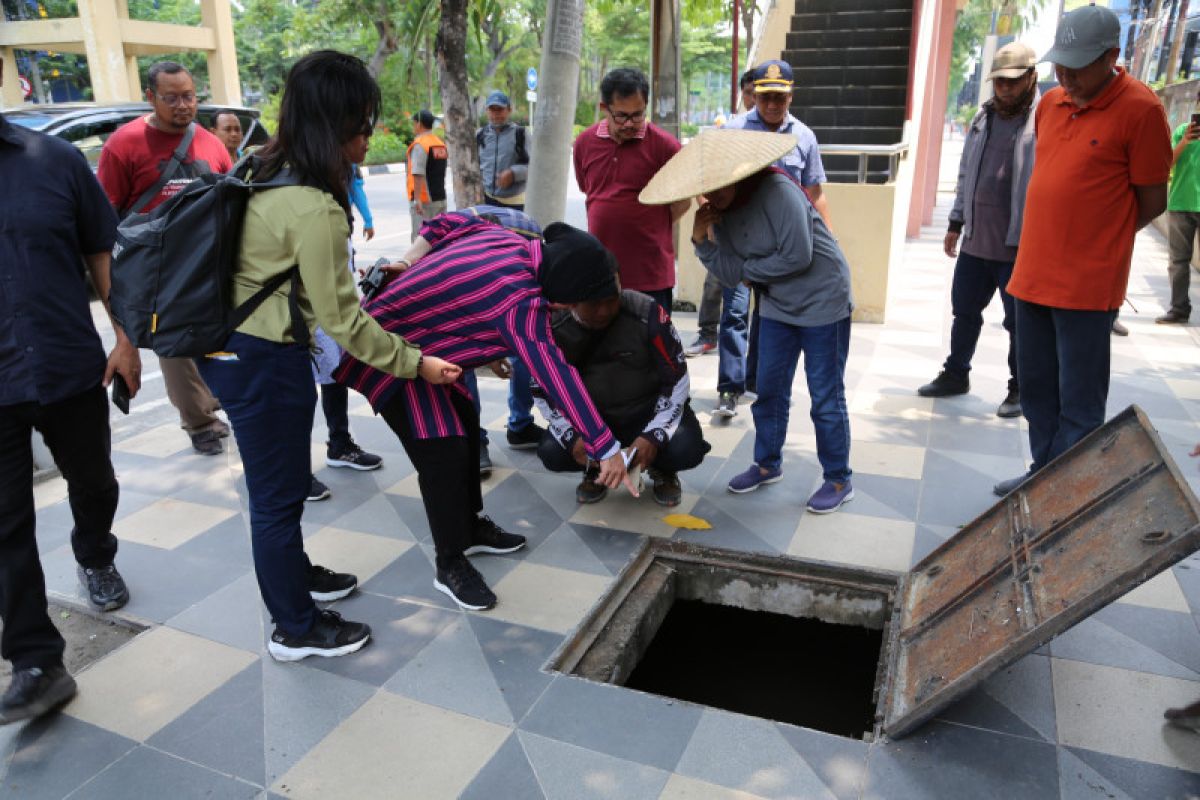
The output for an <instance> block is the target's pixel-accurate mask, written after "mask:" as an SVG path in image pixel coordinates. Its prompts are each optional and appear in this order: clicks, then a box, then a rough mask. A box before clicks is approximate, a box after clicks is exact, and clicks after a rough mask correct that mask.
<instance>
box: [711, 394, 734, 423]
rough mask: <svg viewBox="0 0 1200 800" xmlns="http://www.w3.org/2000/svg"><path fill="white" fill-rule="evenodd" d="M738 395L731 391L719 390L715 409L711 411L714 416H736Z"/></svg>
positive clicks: (727, 417) (726, 417)
mask: <svg viewBox="0 0 1200 800" xmlns="http://www.w3.org/2000/svg"><path fill="white" fill-rule="evenodd" d="M737 404H738V396H737V395H736V394H735V393H733V392H721V395H720V397H719V398H718V399H717V409H716V411H714V412H713V416H714V417H724V418H725V419H729V418H730V417H736V416H737Z"/></svg>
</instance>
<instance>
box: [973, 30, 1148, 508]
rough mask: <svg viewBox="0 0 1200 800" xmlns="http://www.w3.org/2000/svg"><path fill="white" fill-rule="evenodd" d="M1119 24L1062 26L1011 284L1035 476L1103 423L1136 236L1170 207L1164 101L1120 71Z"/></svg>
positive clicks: (1001, 491) (1000, 488) (1004, 486)
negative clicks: (1116, 325)
mask: <svg viewBox="0 0 1200 800" xmlns="http://www.w3.org/2000/svg"><path fill="white" fill-rule="evenodd" d="M1120 33H1121V26H1120V23H1119V22H1118V21H1117V16H1116V14H1114V13H1113V12H1112V11H1110V10H1108V9H1107V8H1101V7H1097V6H1084V7H1083V8H1078V9H1076V10H1074V11H1072V12H1071V13H1069V14H1067V15H1066V16H1064V17H1063V18H1062V21H1061V22H1060V23H1059V26H1058V33H1057V34H1056V36H1055V43H1054V47H1053V49H1051V50H1050V52H1049V53H1047V54H1046V57H1045V58H1044V59H1042V60H1043V61H1050V62H1053V64H1054V70H1055V73H1056V75H1057V77H1058V82H1059V84H1060V85H1059V86H1058V87H1056V88H1054V89H1051V90H1050V91H1049V92H1047V93H1046V96H1045V97H1044V98H1043V99H1042V102H1041V103H1040V104H1038V108H1037V116H1036V124H1037V149H1036V151H1035V159H1034V164H1035V166H1034V169H1033V176H1032V178H1031V180H1030V182H1029V190H1028V193H1027V194H1026V197H1025V226H1024V228H1023V230H1022V232H1021V244H1020V247H1019V248H1018V250H1017V262H1016V265H1015V266H1014V267H1013V274H1012V278H1011V279H1010V280H1009V283H1008V293H1009V294H1011V295H1012V296H1013V297H1014V298H1015V299H1016V318H1017V371H1018V375H1019V378H1020V381H1021V407H1022V410H1023V411H1024V412H1025V418H1026V420H1028V422H1029V446H1030V450H1031V451H1032V454H1033V463H1032V465H1031V466H1030V470H1029V473H1027V474H1025V475H1022V476H1019V477H1017V478H1012V479H1010V480H1007V481H1002V482H1001V483H998V484H996V487H995V492H996V494H998V495H1000V496H1004V495H1005V494H1008V493H1009V492H1011V491H1012V490H1013V489H1015V488H1017V486H1019V485H1020V484H1021V483H1022V482H1023V481H1024V480H1025V479H1026V478H1028V476H1029V475H1031V474H1033V473H1034V472H1037V471H1038V470H1039V469H1041V468H1042V467H1044V466H1046V464H1048V463H1049V462H1050V461H1052V460H1053V459H1055V458H1057V457H1058V456H1059V455H1061V454H1062V453H1063V452H1064V451H1065V450H1067V449H1068V448H1069V447H1071V445H1073V444H1075V443H1076V442H1078V441H1079V440H1080V439H1082V438H1083V437H1084V436H1086V435H1087V434H1089V433H1091V432H1092V431H1093V430H1095V429H1096V428H1098V427H1100V426H1101V425H1102V424H1103V423H1104V418H1105V406H1106V404H1107V402H1108V377H1109V352H1110V344H1109V332H1110V330H1111V329H1112V323H1113V320H1114V319H1115V317H1116V313H1117V309H1119V308H1120V307H1121V303H1122V302H1123V301H1124V300H1125V287H1126V284H1127V283H1128V281H1129V266H1130V261H1131V259H1132V257H1133V240H1134V235H1135V234H1136V233H1137V232H1138V230H1140V229H1141V228H1142V227H1143V226H1145V225H1146V224H1148V223H1149V222H1150V220H1152V219H1154V218H1155V217H1156V216H1158V215H1159V214H1161V213H1162V212H1163V211H1164V210H1166V207H1167V178H1168V176H1169V175H1170V172H1171V131H1170V128H1168V126H1167V115H1166V112H1165V111H1164V110H1163V107H1162V103H1160V102H1159V100H1158V98H1157V97H1156V96H1155V95H1154V93H1153V92H1151V91H1150V89H1148V88H1147V87H1146V86H1145V85H1144V84H1142V83H1140V82H1138V81H1136V80H1134V79H1133V78H1131V77H1129V75H1127V74H1126V73H1125V71H1124V70H1123V69H1120V68H1118V67H1116V62H1117V57H1118V56H1119V55H1120V49H1119V48H1120V41H1119V40H1120Z"/></svg>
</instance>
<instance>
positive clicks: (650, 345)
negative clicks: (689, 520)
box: [534, 276, 710, 506]
mask: <svg viewBox="0 0 1200 800" xmlns="http://www.w3.org/2000/svg"><path fill="white" fill-rule="evenodd" d="M614 277H615V276H614ZM610 288H611V284H610V285H609V286H607V287H604V289H605V290H606V291H605V292H604V294H603V295H602V296H599V297H592V298H588V299H586V300H584V301H582V302H579V303H571V304H568V305H562V304H559V305H556V306H555V307H556V308H557V311H556V312H555V316H554V318H553V321H552V323H551V325H552V330H553V333H554V341H555V343H556V344H558V346H559V348H561V349H562V352H563V355H564V356H565V357H566V360H567V363H568V364H570V365H571V366H573V367H575V369H576V370H577V371H578V372H579V374H580V376H581V377H582V378H583V383H584V386H585V387H586V388H587V392H588V395H589V396H590V397H591V398H592V402H593V403H594V404H595V406H596V409H597V410H598V411H599V412H600V416H601V418H603V420H604V423H605V424H606V425H607V426H608V427H609V428H610V429H611V430H612V432H613V434H614V435H615V436H616V437H617V439H618V440H619V441H620V442H621V446H622V447H623V448H625V452H626V454H627V456H628V458H629V468H630V469H633V468H634V467H635V465H636V466H637V467H641V468H643V469H645V470H646V474H647V475H649V477H650V479H651V481H652V483H653V490H654V499H655V501H656V502H658V503H659V505H664V506H677V505H679V501H680V497H681V495H682V490H681V488H680V486H679V473H680V472H681V471H683V470H686V469H692V468H693V467H695V466H697V465H698V464H699V463H700V462H701V461H702V460H703V459H704V454H705V453H707V452H708V451H709V449H710V447H709V444H708V442H706V441H704V435H703V433H702V432H701V430H700V422H699V421H698V420H697V419H696V415H695V414H694V413H693V412H692V408H691V405H690V404H689V402H688V394H689V391H690V386H691V385H690V383H689V382H688V372H687V363H686V361H685V359H684V355H683V344H682V342H680V340H679V334H678V333H676V331H675V327H674V326H673V325H672V324H671V319H670V317H669V316H668V314H667V312H666V311H664V310H663V308H662V306H660V305H659V304H658V303H656V302H655V301H654V300H653V299H651V298H650V297H648V296H646V295H644V294H642V293H641V292H635V291H633V290H632V289H626V290H624V291H621V290H620V283H619V282H618V284H617V289H618V291H617V292H616V293H614V294H609V293H608V290H609V289H610ZM534 398H535V400H536V402H537V403H538V405H539V408H540V409H541V411H542V414H543V415H544V416H546V418H547V419H549V420H550V428H549V430H548V431H547V432H546V434H545V435H544V436H543V437H542V441H541V444H540V445H539V446H538V456H539V457H540V458H541V460H542V463H543V464H544V465H545V466H546V469H548V470H551V471H552V472H583V473H584V477H583V481H582V482H581V483H580V484H579V487H578V488H577V489H576V490H575V499H576V500H578V501H579V502H580V503H595V502H598V501H599V500H603V499H604V496H605V495H606V494H608V489H607V488H606V487H605V486H604V484H602V483H600V482H599V481H598V480H597V478H598V476H599V468H598V465H596V464H595V462H590V461H589V460H588V457H587V454H586V453H585V452H584V445H583V440H582V439H581V438H580V436H579V433H578V432H577V431H576V430H575V428H573V427H572V426H571V423H570V422H568V421H567V419H566V417H564V416H563V415H562V414H561V413H559V412H558V410H557V409H553V408H551V407H550V406H549V404H548V403H547V401H546V398H545V394H544V393H543V392H541V391H540V390H539V389H537V388H536V387H535V389H534Z"/></svg>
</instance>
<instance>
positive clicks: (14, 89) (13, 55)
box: [0, 47, 25, 108]
mask: <svg viewBox="0 0 1200 800" xmlns="http://www.w3.org/2000/svg"><path fill="white" fill-rule="evenodd" d="M0 59H3V60H4V87H3V90H2V94H0V107H3V108H16V107H17V106H19V105H21V104H22V103H24V102H25V98H24V97H23V96H22V93H21V81H20V80H19V74H18V72H17V51H16V49H15V48H12V47H0Z"/></svg>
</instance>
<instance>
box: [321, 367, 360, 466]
mask: <svg viewBox="0 0 1200 800" xmlns="http://www.w3.org/2000/svg"><path fill="white" fill-rule="evenodd" d="M349 408H350V390H349V389H347V388H346V387H345V386H342V385H341V384H340V383H322V384H321V412H322V413H323V414H324V415H325V425H326V427H328V428H329V442H328V444H329V447H331V448H332V449H334V450H338V451H341V450H344V449H345V448H346V447H348V446H349V445H350V442H351V441H353V439H351V438H350V411H349Z"/></svg>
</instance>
